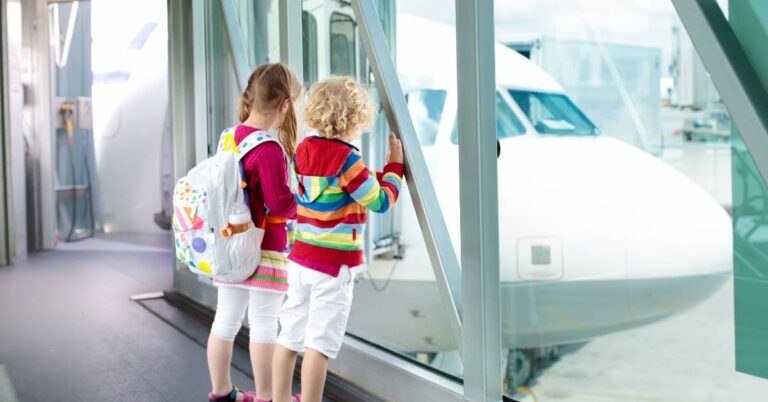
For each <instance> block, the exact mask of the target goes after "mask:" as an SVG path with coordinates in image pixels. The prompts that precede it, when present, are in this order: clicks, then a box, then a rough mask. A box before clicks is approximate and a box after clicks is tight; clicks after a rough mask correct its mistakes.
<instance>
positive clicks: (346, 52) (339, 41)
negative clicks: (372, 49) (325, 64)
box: [330, 13, 356, 77]
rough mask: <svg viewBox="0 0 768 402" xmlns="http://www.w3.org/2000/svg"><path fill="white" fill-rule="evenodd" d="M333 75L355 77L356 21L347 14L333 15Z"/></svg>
mask: <svg viewBox="0 0 768 402" xmlns="http://www.w3.org/2000/svg"><path fill="white" fill-rule="evenodd" d="M330 45H331V74H334V75H351V76H353V77H354V76H355V73H356V68H355V61H356V59H355V21H354V20H353V19H352V17H350V16H349V15H346V14H341V13H333V14H331V43H330Z"/></svg>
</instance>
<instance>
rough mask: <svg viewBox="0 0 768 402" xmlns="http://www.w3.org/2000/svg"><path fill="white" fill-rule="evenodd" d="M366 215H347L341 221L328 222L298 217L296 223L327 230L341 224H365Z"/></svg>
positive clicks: (302, 216)
mask: <svg viewBox="0 0 768 402" xmlns="http://www.w3.org/2000/svg"><path fill="white" fill-rule="evenodd" d="M366 217H367V215H366V214H349V215H346V216H344V217H343V218H341V219H333V220H330V221H324V220H320V219H314V218H310V217H308V216H304V215H299V217H298V219H296V223H306V224H310V225H312V226H316V227H319V228H323V229H327V228H334V227H336V225H339V224H342V223H355V224H359V223H365V222H366Z"/></svg>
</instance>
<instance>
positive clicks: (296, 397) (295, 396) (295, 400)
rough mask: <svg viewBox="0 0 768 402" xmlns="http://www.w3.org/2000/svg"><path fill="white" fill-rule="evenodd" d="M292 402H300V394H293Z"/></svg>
mask: <svg viewBox="0 0 768 402" xmlns="http://www.w3.org/2000/svg"><path fill="white" fill-rule="evenodd" d="M293 402H301V394H293Z"/></svg>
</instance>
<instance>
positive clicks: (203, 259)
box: [172, 128, 279, 283]
mask: <svg viewBox="0 0 768 402" xmlns="http://www.w3.org/2000/svg"><path fill="white" fill-rule="evenodd" d="M267 141H276V140H275V139H274V138H273V137H272V136H270V135H269V134H267V133H265V132H263V131H257V132H255V133H252V134H250V135H249V136H248V137H246V138H245V139H244V140H243V141H242V142H241V143H240V145H239V146H238V145H237V144H236V143H235V138H234V128H230V129H227V130H225V131H224V132H223V133H222V135H221V137H220V139H219V145H218V152H217V153H216V154H215V155H214V156H212V157H210V158H208V159H206V160H204V161H202V162H200V163H199V164H198V165H197V166H195V167H194V168H192V169H191V170H190V171H189V173H187V175H186V176H184V177H182V178H181V179H179V181H178V182H177V183H176V187H175V188H174V193H173V217H172V223H173V231H174V238H175V246H176V258H177V259H178V260H179V262H181V263H183V264H186V265H187V266H188V267H189V269H190V271H192V272H194V273H196V274H199V275H203V276H206V277H210V278H214V279H216V280H218V281H222V282H227V283H237V282H241V281H243V280H244V279H246V278H248V277H249V276H250V275H251V274H252V273H253V272H254V270H255V269H256V267H257V266H258V265H259V262H260V261H261V241H262V239H263V238H264V229H263V228H258V227H255V226H254V225H253V223H252V222H250V221H248V223H247V224H243V225H238V227H239V228H240V229H241V230H240V231H238V232H235V233H232V231H229V232H228V231H227V230H226V229H227V228H232V225H230V224H229V221H228V219H229V216H230V214H233V213H235V212H236V211H243V210H244V211H246V212H247V211H248V206H247V204H246V198H245V195H244V190H243V189H242V187H241V183H242V168H241V165H240V159H241V158H242V157H243V156H245V155H246V154H247V153H248V152H249V151H251V150H252V149H253V148H255V147H256V146H258V145H259V144H261V143H264V142H267ZM278 143H279V142H278ZM238 213H239V212H238ZM248 216H250V214H248Z"/></svg>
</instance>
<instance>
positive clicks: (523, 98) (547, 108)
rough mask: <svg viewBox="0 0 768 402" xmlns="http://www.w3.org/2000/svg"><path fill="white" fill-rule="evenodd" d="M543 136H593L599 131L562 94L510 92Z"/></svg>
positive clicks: (511, 90)
mask: <svg viewBox="0 0 768 402" xmlns="http://www.w3.org/2000/svg"><path fill="white" fill-rule="evenodd" d="M509 94H510V95H512V98H513V99H514V100H515V102H517V104H518V105H519V106H520V109H522V110H523V113H525V115H526V116H528V119H529V120H530V121H531V124H533V127H535V128H536V131H538V132H539V133H541V134H560V135H593V134H597V133H598V130H597V127H595V125H594V124H592V122H591V121H589V119H588V118H587V116H585V115H584V113H582V112H581V111H580V110H579V109H578V108H577V107H576V105H574V104H573V102H571V100H570V99H568V97H567V96H565V95H562V94H550V93H543V92H529V91H518V90H513V89H510V90H509Z"/></svg>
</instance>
